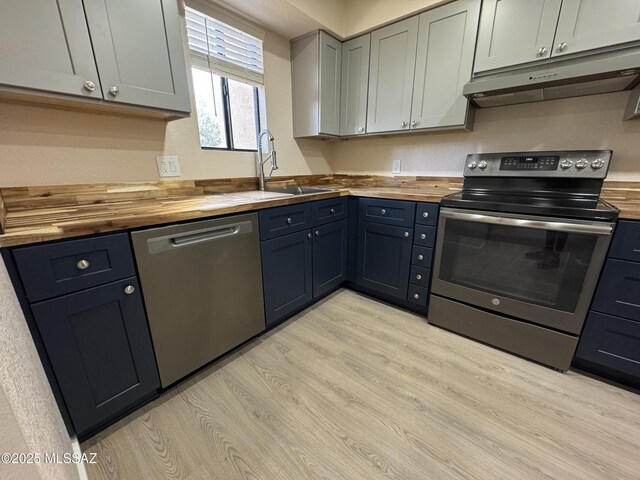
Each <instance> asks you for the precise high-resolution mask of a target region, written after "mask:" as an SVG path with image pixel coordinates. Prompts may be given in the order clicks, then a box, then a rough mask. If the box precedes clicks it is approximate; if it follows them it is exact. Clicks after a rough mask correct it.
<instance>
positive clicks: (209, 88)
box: [186, 7, 264, 151]
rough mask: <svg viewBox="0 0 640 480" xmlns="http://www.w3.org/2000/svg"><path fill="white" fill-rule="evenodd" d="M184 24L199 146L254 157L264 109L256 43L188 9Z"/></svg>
mask: <svg viewBox="0 0 640 480" xmlns="http://www.w3.org/2000/svg"><path fill="white" fill-rule="evenodd" d="M186 18H187V35H188V38H189V49H190V50H191V65H192V74H193V75H192V76H193V90H194V94H195V97H196V98H195V100H196V115H197V116H198V129H199V130H200V146H201V147H202V148H214V149H225V150H254V151H255V150H256V137H257V134H258V132H259V131H260V130H261V128H262V127H261V125H260V123H261V115H260V112H261V110H262V109H263V108H264V91H263V88H262V85H263V83H264V72H263V60H262V41H261V40H260V39H258V38H256V37H254V36H252V35H249V34H248V33H245V32H243V31H241V30H238V29H237V28H234V27H232V26H230V25H227V24H225V23H222V22H221V21H219V20H215V19H213V18H211V17H208V16H206V15H204V14H202V13H200V12H197V11H196V10H193V9H191V8H188V7H187V9H186ZM262 118H264V116H262Z"/></svg>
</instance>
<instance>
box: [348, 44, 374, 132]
mask: <svg viewBox="0 0 640 480" xmlns="http://www.w3.org/2000/svg"><path fill="white" fill-rule="evenodd" d="M370 49H371V35H370V34H366V35H363V36H361V37H357V38H354V39H352V40H349V41H348V42H344V43H343V44H342V85H341V88H340V93H341V99H340V135H362V134H364V133H365V132H366V125H367V91H368V88H369V51H370Z"/></svg>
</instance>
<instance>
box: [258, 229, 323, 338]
mask: <svg viewBox="0 0 640 480" xmlns="http://www.w3.org/2000/svg"><path fill="white" fill-rule="evenodd" d="M261 249H262V281H263V285H264V306H265V316H266V322H267V326H268V327H269V326H271V325H274V324H276V323H278V322H279V321H280V320H283V319H285V318H286V317H287V316H288V315H289V314H291V313H293V312H295V311H296V310H299V309H301V308H302V307H304V306H305V305H307V304H308V303H309V302H311V300H313V286H312V257H311V255H312V247H311V230H303V231H302V232H297V233H292V234H290V235H284V236H282V237H278V238H274V239H273V240H268V241H266V242H262V245H261Z"/></svg>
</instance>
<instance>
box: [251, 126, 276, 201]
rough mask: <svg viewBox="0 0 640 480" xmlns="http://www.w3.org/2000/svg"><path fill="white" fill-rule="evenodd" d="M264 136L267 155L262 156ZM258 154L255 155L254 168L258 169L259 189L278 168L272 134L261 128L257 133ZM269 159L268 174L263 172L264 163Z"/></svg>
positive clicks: (262, 187)
mask: <svg viewBox="0 0 640 480" xmlns="http://www.w3.org/2000/svg"><path fill="white" fill-rule="evenodd" d="M264 137H267V142H268V143H267V156H266V157H265V156H263V152H262V142H263V139H264ZM257 144H258V155H257V157H256V169H257V171H258V183H259V186H260V190H264V186H265V183H266V182H268V181H269V180H271V176H272V175H273V172H274V171H275V170H277V169H278V162H277V161H276V147H275V144H274V139H273V134H272V133H271V132H270V131H269V130H266V129H265V130H262V131H261V132H260V133H259V134H258V138H257ZM269 160H271V170H270V171H269V175H265V173H264V164H265V163H267V162H268V161H269Z"/></svg>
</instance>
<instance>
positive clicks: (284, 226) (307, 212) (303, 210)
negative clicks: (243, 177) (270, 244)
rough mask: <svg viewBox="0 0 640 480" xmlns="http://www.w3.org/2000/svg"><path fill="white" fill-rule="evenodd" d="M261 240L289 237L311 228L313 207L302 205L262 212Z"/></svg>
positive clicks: (307, 204)
mask: <svg viewBox="0 0 640 480" xmlns="http://www.w3.org/2000/svg"><path fill="white" fill-rule="evenodd" d="M258 215H259V217H258V218H259V220H260V239H261V240H268V239H270V238H275V237H279V236H281V235H288V234H290V233H293V232H298V231H300V230H304V229H305V228H310V227H311V224H312V223H311V205H310V204H309V203H301V204H298V205H289V206H286V207H276V208H269V209H266V210H260V212H259V213H258Z"/></svg>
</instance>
